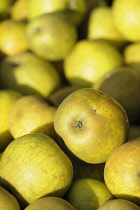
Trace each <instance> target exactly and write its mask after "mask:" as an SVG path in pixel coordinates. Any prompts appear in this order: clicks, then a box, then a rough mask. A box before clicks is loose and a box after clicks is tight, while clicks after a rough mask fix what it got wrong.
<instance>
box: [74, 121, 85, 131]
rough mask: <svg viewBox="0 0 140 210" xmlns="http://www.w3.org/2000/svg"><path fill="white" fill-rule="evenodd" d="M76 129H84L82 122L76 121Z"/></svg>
mask: <svg viewBox="0 0 140 210" xmlns="http://www.w3.org/2000/svg"><path fill="white" fill-rule="evenodd" d="M75 124H76V127H77V128H78V129H81V128H82V127H83V123H82V120H78V121H76V123H75Z"/></svg>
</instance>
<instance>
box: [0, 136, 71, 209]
mask: <svg viewBox="0 0 140 210" xmlns="http://www.w3.org/2000/svg"><path fill="white" fill-rule="evenodd" d="M0 164H1V165H0V182H1V185H2V186H4V187H6V188H7V189H9V190H10V192H11V193H12V194H13V195H14V196H15V197H16V198H17V200H18V201H19V203H20V205H21V206H23V207H26V206H27V205H28V204H30V203H32V202H34V201H35V200H37V199H39V198H41V197H44V196H54V197H62V196H63V195H64V194H65V193H66V191H67V190H68V189H69V187H70V185H71V182H72V178H73V167H72V163H71V161H70V159H69V158H68V157H67V156H66V154H65V153H64V152H63V151H62V150H61V148H60V147H59V146H58V144H57V143H56V142H55V141H54V140H53V139H52V138H50V137H48V136H46V135H45V134H41V133H34V134H27V135H24V136H21V137H19V138H17V139H15V140H13V141H12V142H11V143H10V144H9V145H8V146H7V148H6V149H5V150H4V152H3V155H2V158H1V162H0Z"/></svg>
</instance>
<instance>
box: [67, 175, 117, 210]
mask: <svg viewBox="0 0 140 210" xmlns="http://www.w3.org/2000/svg"><path fill="white" fill-rule="evenodd" d="M64 198H65V199H66V201H68V202H69V203H71V204H72V205H73V206H74V207H75V209H81V210H82V209H83V210H84V209H86V210H91V209H93V210H95V209H98V208H99V207H100V206H101V205H102V204H104V203H105V202H107V201H108V200H110V199H113V198H114V196H113V195H112V194H111V192H110V191H109V189H108V188H107V186H106V184H105V183H104V182H102V181H99V180H96V179H91V178H84V179H77V180H75V181H73V182H72V184H71V186H70V188H69V190H68V191H67V192H66V194H65V196H64Z"/></svg>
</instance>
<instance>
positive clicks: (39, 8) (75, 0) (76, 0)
mask: <svg viewBox="0 0 140 210" xmlns="http://www.w3.org/2000/svg"><path fill="white" fill-rule="evenodd" d="M86 10H87V4H86V2H85V0H57V1H56V0H51V1H50V0H28V19H29V20H31V19H33V18H35V17H38V16H40V15H42V14H46V13H51V12H56V11H66V12H67V13H68V15H70V19H71V20H74V22H75V23H76V24H79V23H80V22H81V20H82V18H83V16H84V14H85V13H86Z"/></svg>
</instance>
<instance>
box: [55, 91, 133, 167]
mask: <svg viewBox="0 0 140 210" xmlns="http://www.w3.org/2000/svg"><path fill="white" fill-rule="evenodd" d="M54 128H55V130H56V132H57V134H58V136H60V137H61V138H62V140H63V141H64V144H65V145H66V147H67V148H68V149H69V150H70V151H71V152H72V153H73V154H74V155H75V156H77V157H78V158H80V159H81V160H83V161H85V162H87V163H92V164H96V163H103V162H105V161H106V160H107V158H108V156H109V155H110V153H111V152H112V151H113V150H114V149H115V148H117V147H118V146H119V145H121V144H123V143H124V142H125V141H126V140H127V138H128V132H129V122H128V117H127V114H126V111H125V110H124V109H123V107H122V106H121V105H120V104H119V103H118V102H117V101H116V100H115V99H113V98H112V97H110V96H109V95H107V94H105V93H104V92H101V91H99V90H95V89H93V88H81V89H79V90H76V91H74V92H73V93H71V94H70V95H69V96H67V97H66V98H65V99H64V100H63V101H62V102H61V104H60V105H59V107H58V109H57V111H56V114H55V117H54Z"/></svg>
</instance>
